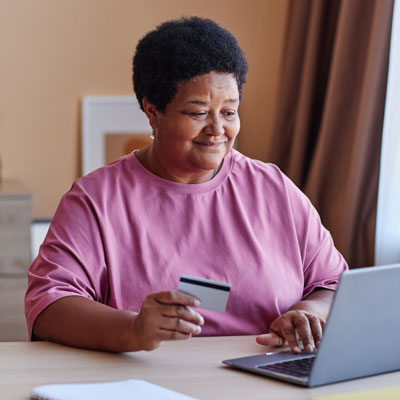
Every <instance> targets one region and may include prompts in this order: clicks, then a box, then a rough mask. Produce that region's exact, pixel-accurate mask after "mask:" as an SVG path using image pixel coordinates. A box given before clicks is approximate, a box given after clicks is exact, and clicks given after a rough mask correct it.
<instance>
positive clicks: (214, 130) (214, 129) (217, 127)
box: [207, 117, 225, 136]
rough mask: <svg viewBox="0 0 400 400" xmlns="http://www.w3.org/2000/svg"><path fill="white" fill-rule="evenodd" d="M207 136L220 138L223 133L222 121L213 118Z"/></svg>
mask: <svg viewBox="0 0 400 400" xmlns="http://www.w3.org/2000/svg"><path fill="white" fill-rule="evenodd" d="M207 133H208V134H209V135H214V136H220V135H223V134H224V133H225V127H224V124H223V121H222V119H221V118H219V117H215V118H213V119H212V120H211V121H210V124H209V126H208V129H207Z"/></svg>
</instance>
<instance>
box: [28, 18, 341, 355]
mask: <svg viewBox="0 0 400 400" xmlns="http://www.w3.org/2000/svg"><path fill="white" fill-rule="evenodd" d="M246 72H247V63H246V60H245V57H244V55H243V53H242V51H241V49H240V48H239V46H238V44H237V42H236V40H235V38H234V37H233V36H232V35H231V34H230V33H229V32H227V31H225V30H224V29H222V28H221V27H219V26H218V25H217V24H215V23H214V22H212V21H210V20H203V19H200V18H187V19H181V20H177V21H170V22H167V23H164V24H162V25H160V26H159V27H158V28H157V29H156V30H154V31H152V32H150V33H148V34H147V35H146V36H145V37H144V38H143V39H142V40H141V41H140V42H139V44H138V46H137V49H136V54H135V57H134V62H133V80H134V89H135V92H136V95H137V98H138V101H139V104H140V105H141V107H142V109H143V111H144V112H145V113H146V115H147V117H148V118H149V121H150V125H151V126H152V128H153V135H154V141H153V143H152V145H150V146H149V147H147V148H145V149H143V150H140V151H136V152H134V153H132V154H129V155H127V156H125V157H122V158H121V159H119V160H118V161H116V162H114V163H112V164H110V165H108V166H106V167H104V168H101V169H99V170H96V171H95V172H93V173H91V174H89V175H87V176H85V177H83V178H80V179H78V180H77V181H76V182H75V183H74V185H73V186H72V188H71V190H70V191H69V192H68V193H67V194H66V195H65V196H64V197H63V199H62V200H61V203H60V205H59V207H58V209H57V212H56V214H55V216H54V218H53V221H52V225H51V227H50V230H49V233H48V235H47V237H46V240H45V242H44V244H43V245H42V247H41V249H40V253H39V256H38V257H37V259H36V260H35V261H34V263H33V264H32V266H31V267H30V269H29V273H28V275H29V287H28V291H27V295H26V317H27V322H28V327H29V332H30V335H31V338H32V339H45V340H51V341H56V342H59V343H64V344H68V345H71V346H77V347H84V348H91V349H100V350H108V351H136V350H143V349H144V350H152V349H155V348H157V347H158V346H159V345H160V344H161V342H162V341H164V340H180V339H187V338H189V337H191V336H192V335H199V334H202V335H237V334H260V336H258V338H257V340H258V342H259V343H261V344H265V345H271V346H274V345H275V346H281V345H283V344H285V343H286V342H287V343H288V344H289V345H290V347H291V349H292V350H293V351H294V352H299V351H300V348H299V343H298V341H297V338H296V335H298V336H299V338H300V341H301V343H302V344H303V346H304V348H305V349H306V350H307V351H312V350H313V346H314V345H315V346H316V347H318V345H319V342H320V340H321V337H322V328H323V325H324V323H325V320H326V318H327V315H328V312H329V307H330V304H331V301H332V298H333V293H334V292H333V290H334V289H335V288H336V285H337V282H338V279H339V276H340V274H341V272H342V271H343V270H344V269H346V268H347V266H346V263H345V261H344V260H343V258H342V256H341V255H340V254H339V253H338V252H337V250H336V249H335V248H334V245H333V242H332V239H331V237H330V235H329V233H328V232H327V230H326V229H324V228H323V227H322V225H321V222H320V219H319V217H318V215H317V213H316V211H315V209H314V208H313V207H312V205H311V204H310V202H309V200H308V199H307V198H306V197H305V196H304V195H303V194H302V193H301V192H300V191H299V190H298V189H297V188H296V187H295V186H294V185H293V183H292V182H291V181H289V179H288V178H286V177H285V176H284V175H283V174H282V173H281V172H280V171H279V169H278V168H277V167H275V166H273V165H271V164H265V163H262V162H260V161H255V160H251V159H249V158H247V157H245V156H243V155H241V154H240V153H239V152H237V151H235V150H233V149H232V145H233V143H234V140H235V138H236V136H237V134H238V133H239V129H240V122H239V115H238V107H239V101H240V97H241V91H242V85H243V83H244V82H245V76H246ZM181 274H188V275H194V276H199V277H204V278H208V279H213V280H217V281H223V282H228V283H230V284H231V294H230V298H229V301H228V305H227V311H226V312H225V313H223V314H220V313H216V312H212V311H206V310H198V309H195V308H196V307H198V306H199V302H198V300H197V299H195V298H194V297H192V296H189V295H187V294H184V293H181V292H179V291H177V290H176V288H177V284H178V281H179V277H180V275H181ZM268 329H269V333H266V332H267V331H268Z"/></svg>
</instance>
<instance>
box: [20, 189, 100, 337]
mask: <svg viewBox="0 0 400 400" xmlns="http://www.w3.org/2000/svg"><path fill="white" fill-rule="evenodd" d="M107 286H108V285H107V270H106V263H105V259H104V250H103V245H102V237H101V226H100V222H99V221H98V217H97V212H96V205H95V204H94V203H93V202H92V201H91V199H90V197H89V196H88V195H87V193H85V191H84V190H83V189H82V188H81V187H80V185H79V183H75V184H74V185H73V187H72V188H71V190H70V191H69V192H68V193H67V194H66V195H65V196H64V197H63V198H62V200H61V202H60V205H59V206H58V209H57V211H56V213H55V215H54V218H53V220H52V223H51V226H50V229H49V232H48V234H47V236H46V239H45V241H44V243H43V244H42V246H41V247H40V251H39V255H38V257H37V258H36V259H35V261H34V262H33V264H32V265H31V266H30V268H29V270H28V289H27V292H26V296H25V316H26V321H27V326H28V331H29V337H31V336H32V327H33V324H34V322H35V320H36V318H37V316H38V315H39V314H40V313H41V312H42V311H43V310H44V309H45V308H46V307H47V306H49V305H50V304H51V303H53V302H54V301H56V300H58V299H61V298H62V297H67V296H83V297H86V298H89V299H93V300H97V301H103V300H104V296H105V295H106V293H107Z"/></svg>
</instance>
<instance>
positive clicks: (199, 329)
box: [196, 326, 201, 334]
mask: <svg viewBox="0 0 400 400" xmlns="http://www.w3.org/2000/svg"><path fill="white" fill-rule="evenodd" d="M196 333H197V334H199V333H201V328H200V327H199V326H196Z"/></svg>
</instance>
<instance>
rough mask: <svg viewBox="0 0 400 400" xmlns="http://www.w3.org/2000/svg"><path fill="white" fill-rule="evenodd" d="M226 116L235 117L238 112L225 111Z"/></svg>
mask: <svg viewBox="0 0 400 400" xmlns="http://www.w3.org/2000/svg"><path fill="white" fill-rule="evenodd" d="M224 115H225V116H227V117H233V116H235V115H236V111H233V110H232V111H225V112H224Z"/></svg>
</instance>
